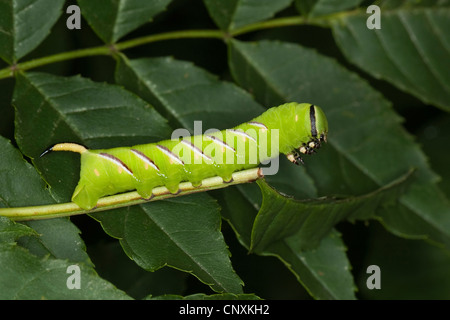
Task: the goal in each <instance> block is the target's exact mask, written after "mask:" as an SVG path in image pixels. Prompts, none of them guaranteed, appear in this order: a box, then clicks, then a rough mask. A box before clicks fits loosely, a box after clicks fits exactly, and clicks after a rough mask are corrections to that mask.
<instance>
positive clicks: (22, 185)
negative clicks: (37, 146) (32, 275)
mask: <svg viewBox="0 0 450 320" xmlns="http://www.w3.org/2000/svg"><path fill="white" fill-rule="evenodd" d="M0 150H1V160H2V161H0V207H19V206H26V205H41V204H42V205H43V204H52V203H54V199H53V198H52V197H51V196H50V194H49V193H48V190H47V189H46V188H45V183H44V182H43V181H42V179H41V178H40V176H39V175H38V174H37V172H36V170H35V169H34V168H33V167H32V166H31V165H30V164H29V163H28V162H26V161H25V160H24V159H23V158H22V155H21V154H20V152H19V151H18V150H17V149H15V148H14V147H13V146H12V145H11V144H10V142H9V141H8V140H6V139H4V138H3V137H0ZM26 224H27V225H28V226H29V227H31V228H32V229H33V230H34V232H33V233H32V234H30V235H32V237H22V238H21V239H20V240H19V243H20V244H21V245H22V246H24V247H26V248H28V249H30V250H32V252H33V253H35V254H39V255H42V256H45V255H48V254H51V255H52V256H53V257H56V258H60V259H69V260H71V261H73V262H85V263H88V264H89V263H90V260H89V257H88V256H87V254H86V252H85V246H84V243H83V241H82V240H81V239H80V235H79V233H80V231H79V230H78V228H77V227H76V226H75V225H73V224H72V223H71V222H70V220H69V219H67V218H61V219H54V220H49V221H32V222H26ZM14 226H15V228H20V230H22V231H26V230H29V229H28V228H26V227H25V226H24V225H21V224H17V225H14ZM38 234H39V236H38V237H36V235H38ZM23 235H26V234H23Z"/></svg>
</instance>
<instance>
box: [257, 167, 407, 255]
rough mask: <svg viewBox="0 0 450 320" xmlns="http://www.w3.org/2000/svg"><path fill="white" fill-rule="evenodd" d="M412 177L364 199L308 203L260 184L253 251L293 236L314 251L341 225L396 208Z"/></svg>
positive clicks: (297, 243) (354, 198) (321, 200)
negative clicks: (382, 210)
mask: <svg viewBox="0 0 450 320" xmlns="http://www.w3.org/2000/svg"><path fill="white" fill-rule="evenodd" d="M409 177H410V174H407V175H405V176H404V177H401V178H400V179H398V180H396V181H393V182H392V183H390V184H389V185H388V186H385V187H383V188H380V189H378V190H375V191H373V192H371V193H369V194H365V195H363V196H358V197H347V198H345V199H333V198H331V199H320V200H304V201H299V200H296V199H294V198H288V197H286V196H284V195H282V194H280V193H279V192H277V191H276V190H274V189H273V188H271V187H270V186H269V185H268V184H267V183H266V182H264V181H263V180H261V181H258V182H257V183H258V185H259V187H260V188H261V192H262V195H263V202H262V205H261V209H260V210H259V212H258V215H257V216H256V218H255V221H254V224H253V229H252V234H251V245H250V250H251V251H255V252H264V251H265V249H266V248H268V247H270V246H271V245H272V244H273V243H275V242H277V241H279V240H283V239H285V238H288V237H291V236H292V237H295V241H296V246H297V248H298V249H299V250H304V249H309V248H314V247H316V246H317V245H318V244H319V243H320V241H321V240H322V238H323V237H325V236H326V235H327V234H328V233H329V232H330V231H331V230H332V228H334V226H335V225H336V224H337V223H338V222H340V221H343V220H352V221H353V220H355V219H361V220H367V219H375V218H376V217H377V211H378V210H380V207H385V206H395V204H396V200H397V198H398V195H399V194H401V191H402V188H404V185H405V181H407V179H408V178H409Z"/></svg>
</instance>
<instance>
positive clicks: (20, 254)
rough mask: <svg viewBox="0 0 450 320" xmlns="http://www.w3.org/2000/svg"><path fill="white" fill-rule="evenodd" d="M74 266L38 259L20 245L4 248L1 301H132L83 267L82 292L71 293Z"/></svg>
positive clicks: (1, 253)
mask: <svg viewBox="0 0 450 320" xmlns="http://www.w3.org/2000/svg"><path fill="white" fill-rule="evenodd" d="M72 265H73V263H70V262H68V261H64V260H58V259H49V258H38V257H36V256H34V255H32V254H30V253H29V252H28V251H27V250H25V249H23V248H21V247H18V246H16V245H11V244H10V245H7V244H1V245H0V269H1V270H2V273H1V274H0V287H1V288H2V289H3V290H1V291H0V299H8V300H9V299H19V300H23V299H33V300H38V299H39V300H43V299H46V300H53V299H58V300H61V299H83V300H86V299H87V300H89V299H130V298H129V297H128V296H127V295H126V294H124V293H123V292H122V291H120V290H118V289H117V288H115V287H114V286H113V285H111V284H110V283H109V282H107V281H105V280H103V279H101V278H100V277H99V276H98V275H97V274H96V273H95V271H94V270H93V269H92V268H90V267H87V266H86V265H84V264H82V263H79V264H77V266H78V267H79V268H80V269H79V270H80V272H79V275H80V289H69V288H68V286H67V282H68V281H69V280H70V279H68V278H69V277H70V276H71V275H72V274H71V273H70V272H69V273H68V272H67V271H68V267H69V266H72Z"/></svg>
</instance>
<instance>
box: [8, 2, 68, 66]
mask: <svg viewBox="0 0 450 320" xmlns="http://www.w3.org/2000/svg"><path fill="white" fill-rule="evenodd" d="M63 4H64V0H56V1H55V0H1V1H0V57H1V58H2V59H3V60H5V61H6V62H8V63H10V64H13V63H15V62H16V61H17V60H18V59H20V58H22V57H23V56H25V55H26V54H27V53H29V52H30V51H32V50H33V49H34V48H36V47H37V46H38V45H39V44H40V43H41V42H42V40H44V39H45V38H46V37H47V35H48V34H49V33H50V29H51V28H52V26H53V25H54V24H55V22H56V21H57V20H58V18H59V16H60V15H61V13H62V12H61V8H62V6H63Z"/></svg>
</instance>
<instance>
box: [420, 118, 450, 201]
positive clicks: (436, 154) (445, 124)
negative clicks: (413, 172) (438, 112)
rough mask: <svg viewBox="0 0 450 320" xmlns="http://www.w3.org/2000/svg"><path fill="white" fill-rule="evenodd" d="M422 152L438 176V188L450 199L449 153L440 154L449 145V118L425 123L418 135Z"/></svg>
mask: <svg viewBox="0 0 450 320" xmlns="http://www.w3.org/2000/svg"><path fill="white" fill-rule="evenodd" d="M418 139H419V142H420V144H421V145H422V148H423V150H424V151H425V153H426V154H427V156H428V157H429V159H430V164H431V167H432V168H433V169H434V170H436V172H437V173H438V174H439V175H440V177H441V181H440V186H441V188H442V191H444V192H445V194H446V195H447V198H450V170H448V164H449V163H450V153H448V152H442V151H443V148H445V146H449V145H450V117H449V116H448V115H446V116H441V117H439V118H438V119H436V120H434V121H431V122H429V123H426V124H425V125H424V127H423V128H422V129H421V131H420V132H419V134H418Z"/></svg>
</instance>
